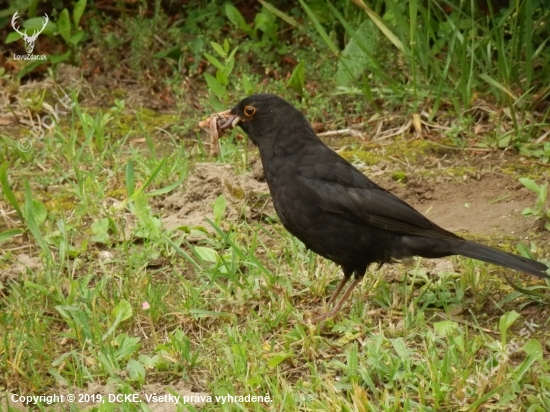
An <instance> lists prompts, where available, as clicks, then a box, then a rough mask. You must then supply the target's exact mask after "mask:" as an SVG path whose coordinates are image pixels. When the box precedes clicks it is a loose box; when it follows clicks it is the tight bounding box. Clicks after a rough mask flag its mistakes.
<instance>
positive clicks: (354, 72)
mask: <svg viewBox="0 0 550 412" xmlns="http://www.w3.org/2000/svg"><path fill="white" fill-rule="evenodd" d="M354 34H355V36H353V37H352V38H351V39H350V40H349V42H348V44H347V45H346V47H345V49H344V51H343V52H342V54H341V56H340V59H339V60H338V71H337V72H336V86H339V87H342V86H344V87H349V86H353V85H356V84H357V79H358V78H359V77H360V76H361V74H363V73H364V72H365V69H366V68H367V67H368V66H370V65H371V60H370V58H369V55H368V52H367V50H374V49H375V48H376V43H377V36H376V31H375V28H374V24H373V23H372V21H370V20H365V21H363V23H361V25H360V26H359V27H358V28H357V30H355V31H354Z"/></svg>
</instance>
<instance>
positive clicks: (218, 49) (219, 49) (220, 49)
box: [210, 41, 227, 58]
mask: <svg viewBox="0 0 550 412" xmlns="http://www.w3.org/2000/svg"><path fill="white" fill-rule="evenodd" d="M210 45H211V46H212V48H213V49H214V50H215V51H216V53H218V54H219V55H220V56H221V57H224V58H225V57H227V53H226V52H225V50H224V49H223V47H222V46H220V45H219V44H218V43H216V42H213V41H212V42H210Z"/></svg>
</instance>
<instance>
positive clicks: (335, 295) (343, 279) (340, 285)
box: [328, 272, 353, 306]
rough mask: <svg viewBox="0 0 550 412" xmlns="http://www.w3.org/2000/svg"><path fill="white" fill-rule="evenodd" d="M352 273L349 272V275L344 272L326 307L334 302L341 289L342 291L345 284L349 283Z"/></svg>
mask: <svg viewBox="0 0 550 412" xmlns="http://www.w3.org/2000/svg"><path fill="white" fill-rule="evenodd" d="M352 273H353V272H350V273H347V272H344V277H343V278H342V280H341V281H340V283H338V286H337V287H336V290H335V291H334V293H333V294H332V296H331V297H330V299H329V301H328V306H330V305H331V304H332V303H333V302H334V301H335V300H336V298H337V297H338V295H339V294H340V292H342V289H344V286H346V283H348V282H349V278H350V277H351V274H352Z"/></svg>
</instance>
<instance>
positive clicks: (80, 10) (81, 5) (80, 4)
mask: <svg viewBox="0 0 550 412" xmlns="http://www.w3.org/2000/svg"><path fill="white" fill-rule="evenodd" d="M84 10H86V0H80V1H77V2H76V3H75V5H74V9H73V22H74V27H75V28H76V29H78V25H79V24H80V18H81V17H82V15H83V14H84Z"/></svg>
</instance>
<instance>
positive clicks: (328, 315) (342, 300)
mask: <svg viewBox="0 0 550 412" xmlns="http://www.w3.org/2000/svg"><path fill="white" fill-rule="evenodd" d="M347 279H349V276H348V277H347ZM360 281H361V277H356V278H355V279H353V282H352V283H351V285H349V287H348V289H347V290H346V292H345V293H344V295H343V296H342V297H341V298H340V300H339V301H338V303H336V305H334V307H333V308H332V309H331V310H330V311H329V312H327V313H323V314H322V315H319V316H317V317H316V318H314V319H312V323H319V322H322V321H324V320H326V319H329V318H332V317H334V315H336V314H337V313H338V311H339V310H340V309H341V308H342V305H343V304H344V303H345V302H346V300H348V298H349V296H350V295H351V292H353V289H354V288H355V286H357V284H358V283H359V282H360ZM346 282H347V281H346ZM344 284H345V283H344ZM344 284H342V282H340V285H338V288H337V289H336V291H337V292H339V289H342V288H343V287H344ZM335 295H336V293H335ZM333 297H334V296H333ZM332 300H333V299H332V298H331V301H332Z"/></svg>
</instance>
